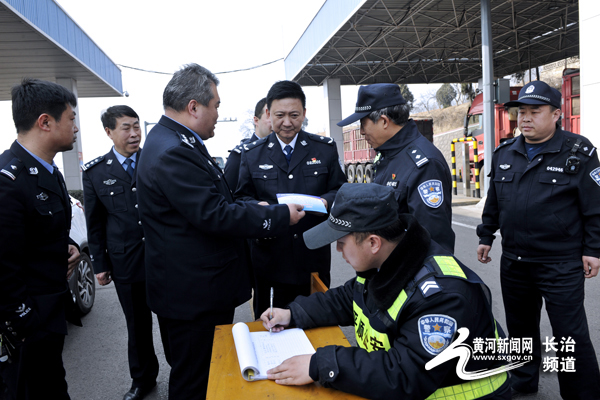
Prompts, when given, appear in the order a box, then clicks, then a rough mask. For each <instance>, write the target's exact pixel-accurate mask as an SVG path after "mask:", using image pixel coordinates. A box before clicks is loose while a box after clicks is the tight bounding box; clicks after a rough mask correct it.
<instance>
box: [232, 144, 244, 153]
mask: <svg viewBox="0 0 600 400" xmlns="http://www.w3.org/2000/svg"><path fill="white" fill-rule="evenodd" d="M233 151H235V152H236V153H238V154H242V145H241V144H238V145H237V146H235V147H234V148H233Z"/></svg>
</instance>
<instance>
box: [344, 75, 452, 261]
mask: <svg viewBox="0 0 600 400" xmlns="http://www.w3.org/2000/svg"><path fill="white" fill-rule="evenodd" d="M355 111H356V112H355V113H354V114H352V115H351V116H349V117H348V118H346V119H344V120H343V121H341V122H339V123H338V126H346V125H349V124H352V123H353V122H356V121H358V120H360V133H361V134H362V135H364V136H365V139H366V141H367V143H369V145H371V147H373V148H374V149H375V150H377V151H378V152H379V153H378V154H377V156H376V158H375V160H374V165H373V166H374V168H375V170H374V173H375V178H374V180H373V182H374V183H377V184H379V185H384V186H390V187H392V188H394V189H395V192H394V194H395V195H396V199H397V200H398V205H399V207H400V213H411V214H413V215H414V216H415V217H417V219H418V220H419V223H420V224H421V225H423V226H424V227H425V228H426V229H427V230H428V231H429V233H430V234H431V238H432V239H433V240H435V241H436V242H438V243H439V244H440V245H442V247H444V248H446V250H448V251H450V252H454V237H455V235H454V231H453V230H452V198H451V196H452V194H451V191H450V189H451V182H452V180H451V177H450V169H449V168H448V163H447V162H446V160H445V159H444V156H443V155H442V153H441V152H440V151H439V150H438V149H437V147H435V146H434V145H433V144H432V143H431V142H430V141H429V140H427V139H425V137H424V136H423V135H421V133H420V132H419V130H418V129H417V124H416V123H415V122H414V121H413V120H412V119H410V118H409V117H410V115H409V114H410V107H409V106H408V105H407V104H406V100H404V98H403V97H402V94H400V87H399V86H398V85H395V84H391V83H378V84H374V85H369V86H361V87H360V89H359V90H358V99H357V100H356V109H355Z"/></svg>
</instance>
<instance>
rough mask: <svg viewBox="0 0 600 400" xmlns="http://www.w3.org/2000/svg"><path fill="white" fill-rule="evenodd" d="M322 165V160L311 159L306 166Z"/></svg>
mask: <svg viewBox="0 0 600 400" xmlns="http://www.w3.org/2000/svg"><path fill="white" fill-rule="evenodd" d="M317 164H321V160H317V159H316V158H315V157H313V158H311V159H310V161H307V162H306V165H317Z"/></svg>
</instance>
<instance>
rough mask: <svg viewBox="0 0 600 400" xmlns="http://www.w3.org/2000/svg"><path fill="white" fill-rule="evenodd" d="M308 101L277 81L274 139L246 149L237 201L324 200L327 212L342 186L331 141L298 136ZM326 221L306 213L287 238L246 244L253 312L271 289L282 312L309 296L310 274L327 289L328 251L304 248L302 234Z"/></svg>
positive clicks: (272, 104) (272, 97)
mask: <svg viewBox="0 0 600 400" xmlns="http://www.w3.org/2000/svg"><path fill="white" fill-rule="evenodd" d="M305 116H306V97H305V95H304V92H303V91H302V87H300V85H298V84H297V83H295V82H292V81H280V82H277V83H275V84H274V85H273V86H271V89H269V93H268V94H267V117H268V118H269V119H270V120H271V124H272V128H273V133H271V134H270V135H269V136H267V137H265V138H263V139H260V140H258V141H256V142H252V143H247V144H245V145H244V151H243V153H242V163H241V167H240V175H239V184H238V188H237V191H236V193H235V196H236V198H237V199H241V200H245V201H252V202H261V203H263V204H277V194H278V193H300V194H307V195H312V196H319V197H321V198H322V201H323V204H324V205H325V207H326V208H327V206H328V205H330V204H332V202H333V199H334V198H335V194H336V192H337V190H338V189H339V188H340V186H342V184H343V183H344V182H345V181H346V177H345V176H344V173H343V171H342V169H341V166H340V162H339V156H338V152H337V147H336V144H335V142H334V140H333V139H332V138H328V137H325V136H319V135H313V134H310V133H306V132H305V131H303V130H302V123H303V122H304V118H305ZM325 219H326V215H325V214H320V215H319V214H314V213H309V214H308V215H307V216H306V217H304V219H302V221H300V222H299V223H298V225H295V226H294V227H292V229H291V230H290V231H289V232H287V233H286V234H282V235H277V236H276V235H273V236H272V237H270V238H268V239H258V240H255V241H252V242H251V243H250V254H251V256H252V266H253V270H254V277H255V285H256V286H255V292H254V312H255V315H260V313H261V312H262V311H263V310H264V309H265V308H266V307H267V306H268V305H269V300H270V296H269V295H270V290H271V287H273V288H274V291H275V293H276V295H275V299H274V301H275V305H276V306H279V307H284V306H285V305H286V304H287V303H289V302H291V301H292V300H294V298H296V296H299V295H308V294H310V274H311V272H318V273H319V277H320V278H321V280H322V281H323V283H324V284H325V285H326V286H327V287H329V282H330V273H329V271H330V268H331V250H330V249H329V248H328V247H327V248H322V249H318V250H310V249H308V248H306V245H305V244H304V240H303V238H302V233H303V232H304V231H306V230H307V229H309V228H312V227H313V226H315V225H317V224H319V223H320V222H322V221H324V220H325Z"/></svg>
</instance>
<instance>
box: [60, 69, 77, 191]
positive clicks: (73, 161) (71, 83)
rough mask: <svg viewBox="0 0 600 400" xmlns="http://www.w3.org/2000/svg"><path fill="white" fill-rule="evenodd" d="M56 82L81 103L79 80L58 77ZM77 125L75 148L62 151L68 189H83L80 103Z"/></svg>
mask: <svg viewBox="0 0 600 400" xmlns="http://www.w3.org/2000/svg"><path fill="white" fill-rule="evenodd" d="M56 83H58V84H59V85H62V86H64V87H66V88H67V89H69V90H70V91H71V92H73V94H74V95H75V97H76V98H77V102H78V103H79V98H78V96H77V81H76V80H75V79H73V78H56ZM75 112H76V114H75V125H77V127H78V128H79V132H78V133H77V141H76V142H75V143H73V149H72V150H69V151H65V152H63V153H62V159H63V175H64V177H65V184H66V185H67V189H68V190H82V189H83V183H82V181H81V166H82V165H83V146H82V144H81V142H82V140H81V135H82V129H81V124H80V123H79V115H80V114H79V104H77V107H75Z"/></svg>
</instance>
